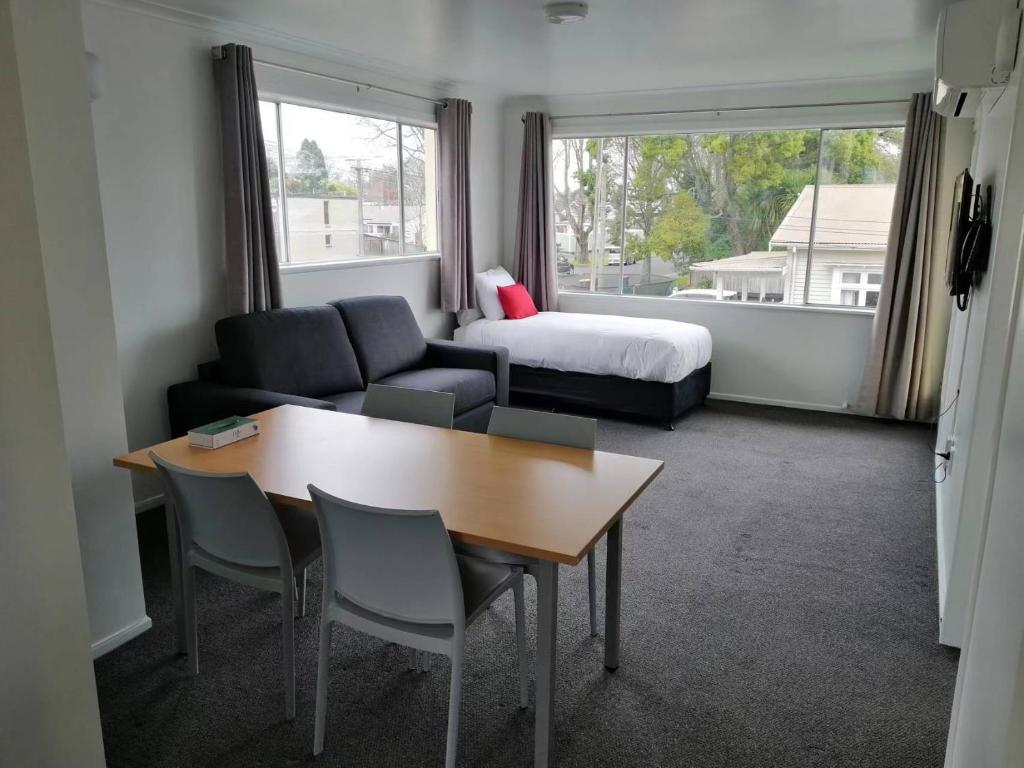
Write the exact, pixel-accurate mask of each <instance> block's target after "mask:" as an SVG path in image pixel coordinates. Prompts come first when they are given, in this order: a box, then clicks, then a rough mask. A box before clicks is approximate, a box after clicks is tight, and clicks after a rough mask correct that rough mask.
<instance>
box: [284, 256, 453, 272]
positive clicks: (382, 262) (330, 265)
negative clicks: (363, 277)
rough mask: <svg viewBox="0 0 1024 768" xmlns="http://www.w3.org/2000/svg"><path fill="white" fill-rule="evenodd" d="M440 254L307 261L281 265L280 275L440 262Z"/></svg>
mask: <svg viewBox="0 0 1024 768" xmlns="http://www.w3.org/2000/svg"><path fill="white" fill-rule="evenodd" d="M440 260H441V254H440V253H438V252H436V251H435V252H433V253H411V254H409V255H407V256H378V257H374V258H368V259H347V260H345V261H309V262H302V263H299V264H281V274H283V275H291V274H298V273H300V272H325V271H333V270H336V269H360V268H362V267H386V266H391V265H392V264H412V263H415V262H419V261H440Z"/></svg>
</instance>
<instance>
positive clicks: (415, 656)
mask: <svg viewBox="0 0 1024 768" xmlns="http://www.w3.org/2000/svg"><path fill="white" fill-rule="evenodd" d="M419 670H420V652H419V651H417V650H416V649H415V648H412V647H410V648H409V671H410V672H419Z"/></svg>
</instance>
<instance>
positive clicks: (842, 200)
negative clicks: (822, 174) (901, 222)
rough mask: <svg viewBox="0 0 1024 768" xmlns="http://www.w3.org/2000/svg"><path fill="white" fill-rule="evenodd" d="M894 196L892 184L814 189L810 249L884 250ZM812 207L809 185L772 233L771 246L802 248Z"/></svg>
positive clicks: (809, 224)
mask: <svg viewBox="0 0 1024 768" xmlns="http://www.w3.org/2000/svg"><path fill="white" fill-rule="evenodd" d="M895 194H896V185H895V184H822V185H821V186H820V187H818V214H817V225H816V226H815V228H814V247H815V248H821V247H825V248H830V247H831V248H855V249H883V248H885V244H886V242H887V241H888V239H889V220H890V218H891V217H892V204H893V198H894V197H895ZM813 206H814V185H813V184H810V185H808V186H806V187H804V188H803V191H802V192H800V195H799V196H798V197H797V199H796V202H795V203H793V205H792V207H791V208H790V209H789V211H788V212H787V213H786V216H785V217H784V218H783V219H782V223H781V224H779V228H778V229H776V230H775V233H774V234H773V235H772V238H771V246H772V247H778V246H782V247H786V246H792V245H795V246H801V245H802V246H806V245H807V242H808V240H809V239H810V234H811V232H810V230H811V211H812V208H813Z"/></svg>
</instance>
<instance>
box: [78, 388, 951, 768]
mask: <svg viewBox="0 0 1024 768" xmlns="http://www.w3.org/2000/svg"><path fill="white" fill-rule="evenodd" d="M928 437H929V436H928V433H927V432H926V431H925V430H924V429H922V428H919V427H912V426H904V425H896V424H891V423H884V422H877V421H870V420H865V419H859V418H854V417H848V416H835V415H824V414H814V413H804V412H796V411H787V410H782V409H771V408H759V407H753V406H742V405H734V404H726V403H711V404H709V405H708V406H707V407H706V408H704V409H702V410H700V411H698V412H696V413H694V414H692V415H690V416H689V417H687V418H685V419H684V420H682V421H681V422H680V423H679V424H678V426H677V431H676V432H665V431H662V430H660V429H658V428H654V427H650V426H645V425H642V424H633V423H626V422H618V421H612V420H602V421H601V425H600V430H599V447H600V448H601V449H603V450H609V451H616V452H620V453H629V454H637V455H643V456H651V457H657V458H661V459H664V460H665V463H666V468H665V471H664V472H663V473H662V475H661V476H660V477H659V478H658V479H657V480H656V481H655V483H654V484H653V485H652V486H651V488H650V489H648V491H647V492H646V493H645V494H644V495H643V496H642V497H641V498H640V499H639V501H638V502H637V503H636V504H635V505H634V507H633V508H632V510H631V511H630V512H629V513H628V515H627V517H626V528H625V530H626V534H625V545H624V547H625V566H624V580H625V585H626V586H625V593H624V597H625V600H624V607H623V618H622V624H623V649H622V666H621V668H620V670H619V671H618V673H616V674H614V675H610V674H608V673H606V672H605V671H604V668H603V666H602V663H601V661H602V641H601V639H600V638H596V639H594V638H590V637H589V635H588V632H587V615H586V604H587V601H586V573H585V571H586V569H585V567H578V568H572V569H568V568H563V569H562V577H561V601H560V607H561V611H560V624H559V657H558V696H557V719H556V722H557V726H556V727H557V730H556V734H557V735H556V749H557V755H558V764H559V765H561V766H634V765H635V766H694V767H695V768H717V767H718V766H721V767H722V768H726V767H727V768H745V767H746V766H750V768H755V767H756V768H767V767H769V766H771V767H773V768H787V767H789V766H794V767H796V766H800V767H801V768H803V767H806V766H829V768H841V767H842V766H857V767H858V768H867V767H869V766H879V767H880V766H892V767H893V768H896V767H897V766H898V767H899V768H915V767H916V766H922V767H924V766H928V767H929V768H932V767H935V766H939V765H941V763H942V756H943V749H944V745H945V736H946V729H947V722H948V713H949V707H950V702H951V698H952V692H953V683H954V678H955V674H956V661H957V656H956V653H955V652H953V651H950V650H948V649H945V648H942V647H940V646H939V645H937V643H936V624H937V619H936V577H935V542H934V522H933V507H932V489H931V486H930V479H929V468H930V460H929V459H930V457H929V454H928V449H927V441H928ZM139 525H140V541H141V547H142V553H143V569H144V573H143V575H144V580H145V587H146V598H147V606H148V612H149V615H150V616H151V617H152V618H153V623H154V627H153V629H152V630H151V631H149V632H147V633H146V634H144V635H142V636H141V637H139V638H138V639H136V640H134V641H132V642H131V643H129V644H128V645H127V646H125V647H123V648H121V649H119V650H117V651H115V652H113V653H111V654H109V655H107V656H106V657H104V658H102V659H100V660H99V661H98V662H97V664H96V673H97V682H98V686H99V694H100V705H101V711H102V718H103V731H104V740H105V745H106V751H107V758H108V762H109V764H110V765H111V766H115V767H116V766H189V765H194V766H221V767H225V768H226V767H228V766H240V767H241V766H244V767H245V768H250V767H252V766H290V765H304V764H307V763H308V764H312V765H331V766H334V765H338V766H341V765H345V766H418V765H441V764H442V762H443V757H444V738H445V723H446V710H447V699H446V696H447V685H448V667H447V662H446V661H445V660H435V662H434V665H433V668H432V671H431V672H430V673H428V674H415V673H411V672H407V671H405V654H404V651H403V650H401V649H398V648H396V647H394V646H386V645H384V644H383V643H381V642H379V641H376V640H372V639H368V638H365V637H362V636H359V635H356V634H354V633H352V632H349V631H344V630H338V631H336V632H335V635H334V643H333V649H332V656H331V659H332V661H331V688H330V698H329V701H330V707H329V714H328V731H327V746H326V752H325V754H324V755H323V756H322V757H321V758H319V759H316V760H314V759H313V758H312V757H311V756H310V754H309V753H310V750H311V744H312V732H313V693H314V681H315V672H316V670H315V667H316V637H317V621H318V618H317V614H318V608H317V600H316V599H315V598H314V599H311V601H310V605H311V610H310V614H309V616H308V617H307V618H305V619H302V620H300V621H299V622H298V623H297V625H296V627H297V649H298V687H299V692H298V718H297V720H296V721H295V722H294V723H286V722H284V720H283V711H284V696H283V689H282V686H281V683H280V631H279V624H278V621H279V620H278V616H279V614H278V607H277V606H278V604H277V602H276V601H275V598H274V597H273V596H272V595H267V594H261V593H259V592H257V591H254V590H251V589H248V588H244V587H239V586H235V585H232V584H228V583H226V582H223V581H220V580H218V579H216V578H214V577H204V575H202V574H201V575H200V577H199V585H198V589H199V615H200V631H199V647H200V667H201V669H200V675H199V677H197V678H189V677H188V676H187V675H186V674H185V669H184V664H183V662H182V660H181V659H180V658H178V657H176V656H175V655H174V653H173V638H174V634H173V630H172V620H171V619H172V614H171V603H170V595H169V587H168V579H167V571H166V563H165V560H166V556H165V550H164V546H165V541H164V536H163V527H162V517H161V515H160V513H159V512H156V513H147V514H146V515H143V516H141V517H140V519H139ZM603 554H604V553H603V549H602V550H601V551H599V565H600V566H601V568H602V571H601V573H602V574H603V563H604V557H603ZM318 577H319V572H317V573H316V574H315V577H314V581H313V585H314V590H313V592H312V593H311V594H312V595H315V594H316V589H317V587H318V581H317V579H318ZM602 594H603V589H602ZM527 599H528V604H529V605H530V606H532V605H533V584H532V582H529V580H528V592H527ZM511 603H512V600H511V595H508V596H507V597H504V598H502V599H501V600H500V601H499V603H498V604H497V605H496V606H495V608H494V610H493V611H491V612H490V613H488V614H486V615H485V616H483V617H482V618H481V619H480V620H479V622H478V623H477V624H475V625H474V626H473V627H472V628H471V629H470V632H469V641H468V648H467V662H466V675H465V689H464V690H465V694H464V696H465V698H464V706H463V709H462V717H463V722H462V730H461V736H462V742H461V743H462V749H461V764H463V765H467V766H481V765H487V766H523V765H529V764H531V761H532V747H533V711H532V708H531V709H530V710H527V711H520V710H519V709H518V708H517V706H516V699H517V694H516V690H517V689H516V677H515V664H514V637H513V629H512V604H511ZM530 621H531V625H530V633H531V635H530V637H531V647H532V637H533V636H534V634H533V633H534V632H535V625H534V623H533V615H532V610H531V616H530Z"/></svg>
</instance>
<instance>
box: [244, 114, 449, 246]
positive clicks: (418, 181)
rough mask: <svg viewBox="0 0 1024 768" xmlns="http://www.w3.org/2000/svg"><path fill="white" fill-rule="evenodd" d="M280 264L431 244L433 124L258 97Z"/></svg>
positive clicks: (433, 235)
mask: <svg viewBox="0 0 1024 768" xmlns="http://www.w3.org/2000/svg"><path fill="white" fill-rule="evenodd" d="M260 117H261V120H262V123H263V138H264V143H265V144H266V149H267V165H268V171H269V176H270V187H271V194H272V196H273V199H272V207H273V214H274V225H275V227H276V231H277V233H278V239H279V248H278V251H279V258H280V261H281V262H282V263H287V264H304V263H313V262H325V261H352V260H357V259H367V258H380V257H387V256H402V255H407V254H418V253H431V252H434V251H436V250H437V186H436V177H437V174H436V158H437V150H436V146H437V136H436V133H437V132H436V130H435V129H433V128H428V127H423V126H413V125H405V124H403V123H399V122H396V121H392V120H381V119H378V118H373V117H363V116H360V115H351V114H347V113H344V112H335V111H331V110H326V109H315V108H312V107H304V106H298V105H295V104H287V103H275V102H268V101H261V102H260Z"/></svg>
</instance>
